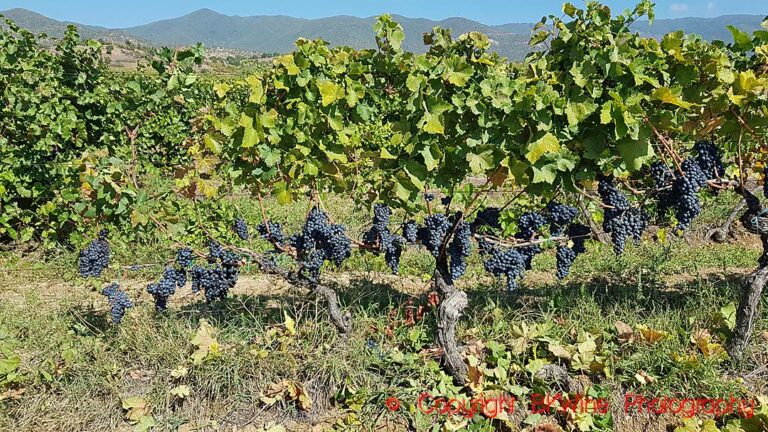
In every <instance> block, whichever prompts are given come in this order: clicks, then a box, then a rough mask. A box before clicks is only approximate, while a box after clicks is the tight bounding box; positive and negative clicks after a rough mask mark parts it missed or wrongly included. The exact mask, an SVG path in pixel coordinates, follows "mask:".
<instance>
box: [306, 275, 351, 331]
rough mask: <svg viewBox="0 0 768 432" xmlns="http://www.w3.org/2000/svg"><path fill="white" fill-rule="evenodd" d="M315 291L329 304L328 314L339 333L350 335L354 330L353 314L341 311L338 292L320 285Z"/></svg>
mask: <svg viewBox="0 0 768 432" xmlns="http://www.w3.org/2000/svg"><path fill="white" fill-rule="evenodd" d="M314 291H315V294H317V295H319V296H322V297H323V298H324V299H325V301H326V302H327V303H328V313H329V314H330V316H331V322H332V323H333V325H335V326H336V329H337V330H338V331H339V333H341V334H343V335H345V334H347V333H349V331H350V330H352V314H351V313H350V312H349V311H347V312H342V311H341V307H340V306H339V297H338V296H337V295H336V291H334V290H333V288H331V287H329V286H326V285H319V284H318V285H316V286H315V288H314Z"/></svg>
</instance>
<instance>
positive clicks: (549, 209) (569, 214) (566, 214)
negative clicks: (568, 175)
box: [544, 201, 578, 235]
mask: <svg viewBox="0 0 768 432" xmlns="http://www.w3.org/2000/svg"><path fill="white" fill-rule="evenodd" d="M544 211H545V214H546V217H547V219H548V220H549V230H550V233H551V234H552V235H562V234H563V232H564V231H565V229H566V228H567V227H568V225H569V224H570V223H571V221H573V218H575V217H576V213H578V211H577V210H576V207H572V206H569V205H565V204H560V203H558V202H556V201H550V202H549V204H547V206H546V207H545V208H544Z"/></svg>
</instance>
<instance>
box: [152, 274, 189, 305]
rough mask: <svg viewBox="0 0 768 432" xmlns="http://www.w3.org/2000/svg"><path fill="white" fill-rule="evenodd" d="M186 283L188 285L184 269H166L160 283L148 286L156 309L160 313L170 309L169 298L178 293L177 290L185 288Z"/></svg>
mask: <svg viewBox="0 0 768 432" xmlns="http://www.w3.org/2000/svg"><path fill="white" fill-rule="evenodd" d="M185 283H187V273H186V271H185V270H184V269H176V268H174V267H172V266H169V267H166V269H165V271H164V272H163V276H162V277H161V278H160V281H159V282H157V283H152V284H149V285H147V292H148V293H149V294H151V295H152V297H153V298H154V299H155V309H157V310H158V311H164V310H166V309H168V298H169V297H170V296H172V295H173V294H174V293H176V288H181V287H183V286H184V284H185Z"/></svg>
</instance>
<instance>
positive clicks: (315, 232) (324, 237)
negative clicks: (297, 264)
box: [288, 207, 352, 281]
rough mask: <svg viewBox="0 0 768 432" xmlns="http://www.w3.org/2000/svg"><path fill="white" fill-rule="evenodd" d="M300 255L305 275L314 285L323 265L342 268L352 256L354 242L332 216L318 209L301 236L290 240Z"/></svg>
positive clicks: (305, 224)
mask: <svg viewBox="0 0 768 432" xmlns="http://www.w3.org/2000/svg"><path fill="white" fill-rule="evenodd" d="M288 241H289V243H290V244H291V245H292V246H294V247H295V248H296V249H297V250H298V252H299V258H300V260H301V266H302V275H303V276H304V277H307V278H308V279H309V280H311V281H317V279H318V278H319V277H320V268H321V267H322V266H323V262H325V261H330V262H332V263H334V264H335V265H336V266H340V265H341V263H342V262H344V260H346V259H347V258H349V257H350V256H351V255H352V242H351V241H350V240H349V237H347V235H346V228H345V227H344V225H341V224H332V223H330V222H329V220H328V215H326V214H325V212H323V211H322V210H320V209H319V208H317V207H314V208H313V209H312V210H311V211H310V212H309V216H308V217H307V220H306V221H305V223H304V228H303V229H302V232H301V234H299V235H294V236H291V238H290V239H289V240H288Z"/></svg>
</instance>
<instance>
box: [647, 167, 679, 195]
mask: <svg viewBox="0 0 768 432" xmlns="http://www.w3.org/2000/svg"><path fill="white" fill-rule="evenodd" d="M648 174H650V176H651V179H652V180H653V187H655V188H656V189H660V188H663V187H665V186H667V185H668V184H669V182H671V181H672V179H674V178H675V175H674V173H673V172H672V170H671V169H669V167H668V166H667V165H665V164H664V162H662V161H656V162H654V163H652V164H651V166H650V167H649V168H648Z"/></svg>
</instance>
